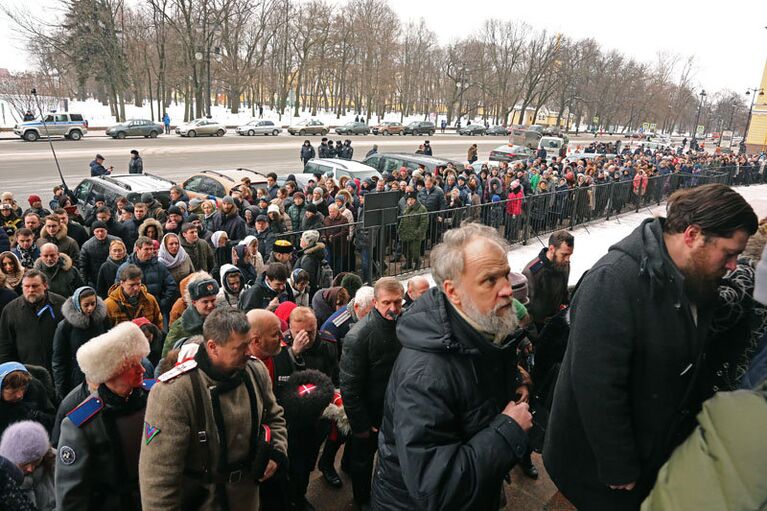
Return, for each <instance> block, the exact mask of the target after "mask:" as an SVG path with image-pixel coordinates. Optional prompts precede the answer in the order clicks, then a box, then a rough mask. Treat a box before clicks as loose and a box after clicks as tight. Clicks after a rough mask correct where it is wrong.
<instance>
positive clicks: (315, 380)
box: [280, 339, 335, 423]
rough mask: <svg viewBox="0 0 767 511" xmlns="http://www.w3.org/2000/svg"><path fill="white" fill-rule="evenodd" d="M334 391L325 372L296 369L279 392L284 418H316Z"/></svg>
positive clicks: (297, 419) (329, 400)
mask: <svg viewBox="0 0 767 511" xmlns="http://www.w3.org/2000/svg"><path fill="white" fill-rule="evenodd" d="M316 342H319V339H317V341H316ZM334 392H335V389H334V388H333V383H332V382H331V381H330V378H328V376H327V375H326V374H325V373H322V372H320V371H317V370H315V369H305V370H303V371H296V372H295V373H293V374H292V375H290V378H288V381H287V382H286V383H285V387H284V388H283V389H282V392H281V393H280V396H281V399H280V403H282V406H283V407H284V408H285V418H286V419H287V420H288V421H290V423H298V422H297V421H307V420H312V421H315V420H317V419H318V418H319V417H320V416H321V415H322V413H323V411H324V410H325V408H327V406H328V404H330V402H331V401H332V400H333V395H334Z"/></svg>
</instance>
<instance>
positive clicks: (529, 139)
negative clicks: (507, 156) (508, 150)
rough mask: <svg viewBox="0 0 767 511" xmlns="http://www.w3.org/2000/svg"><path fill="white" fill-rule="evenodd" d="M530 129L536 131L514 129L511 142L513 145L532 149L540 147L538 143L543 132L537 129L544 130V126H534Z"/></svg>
mask: <svg viewBox="0 0 767 511" xmlns="http://www.w3.org/2000/svg"><path fill="white" fill-rule="evenodd" d="M529 128H535V129H527V128H524V127H523V128H514V129H512V130H511V136H510V137H509V142H510V143H511V144H513V145H521V146H525V147H529V148H530V149H534V148H536V147H538V141H539V140H540V139H541V137H542V136H543V130H542V129H541V130H538V129H537V128H542V126H537V125H533V126H529Z"/></svg>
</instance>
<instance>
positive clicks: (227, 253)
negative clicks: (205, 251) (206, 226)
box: [210, 231, 232, 268]
mask: <svg viewBox="0 0 767 511" xmlns="http://www.w3.org/2000/svg"><path fill="white" fill-rule="evenodd" d="M221 236H227V234H226V232H224V231H216V232H214V233H213V235H212V236H211V237H210V241H211V243H213V257H214V258H215V260H216V266H218V267H219V268H221V267H222V266H224V265H225V264H232V245H231V243H226V244H225V245H224V246H223V247H219V246H218V242H219V241H221Z"/></svg>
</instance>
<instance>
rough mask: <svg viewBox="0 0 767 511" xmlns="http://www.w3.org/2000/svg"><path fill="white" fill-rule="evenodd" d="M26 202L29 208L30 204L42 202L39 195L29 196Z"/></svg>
mask: <svg viewBox="0 0 767 511" xmlns="http://www.w3.org/2000/svg"><path fill="white" fill-rule="evenodd" d="M27 200H28V201H29V205H30V206H31V205H32V204H34V203H35V202H42V201H43V199H41V198H40V196H39V195H30V196H29V198H28V199H27Z"/></svg>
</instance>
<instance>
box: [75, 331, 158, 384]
mask: <svg viewBox="0 0 767 511" xmlns="http://www.w3.org/2000/svg"><path fill="white" fill-rule="evenodd" d="M147 355H149V342H148V341H147V340H146V337H145V336H144V333H143V332H142V331H141V328H139V327H138V325H136V324H135V323H132V322H130V321H126V322H124V323H120V324H118V325H117V326H115V327H114V328H112V329H111V330H109V331H108V332H107V333H105V334H101V335H99V336H97V337H94V338H93V339H91V340H90V341H88V342H86V343H85V344H83V345H82V346H80V349H78V350H77V364H78V365H79V366H80V370H81V371H82V372H83V374H85V377H86V378H87V379H88V381H89V382H90V383H92V384H94V385H99V384H102V383H104V382H105V381H107V380H109V379H111V378H114V377H115V376H117V375H118V374H119V373H120V371H122V370H123V369H124V367H125V362H127V361H131V360H135V359H142V358H144V357H146V356H147Z"/></svg>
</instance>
